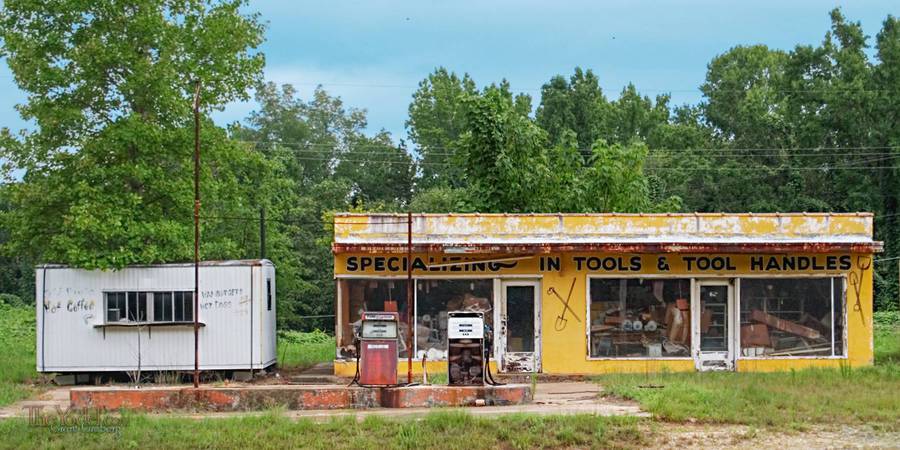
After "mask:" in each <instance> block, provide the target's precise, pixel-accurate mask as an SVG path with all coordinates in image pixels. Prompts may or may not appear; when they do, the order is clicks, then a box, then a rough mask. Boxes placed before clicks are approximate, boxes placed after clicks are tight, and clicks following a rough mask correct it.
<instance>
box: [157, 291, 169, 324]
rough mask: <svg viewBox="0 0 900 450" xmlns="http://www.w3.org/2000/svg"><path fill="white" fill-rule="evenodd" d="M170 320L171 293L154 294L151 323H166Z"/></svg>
mask: <svg viewBox="0 0 900 450" xmlns="http://www.w3.org/2000/svg"><path fill="white" fill-rule="evenodd" d="M171 320H172V293H171V292H156V293H154V294H153V321H154V322H168V321H171Z"/></svg>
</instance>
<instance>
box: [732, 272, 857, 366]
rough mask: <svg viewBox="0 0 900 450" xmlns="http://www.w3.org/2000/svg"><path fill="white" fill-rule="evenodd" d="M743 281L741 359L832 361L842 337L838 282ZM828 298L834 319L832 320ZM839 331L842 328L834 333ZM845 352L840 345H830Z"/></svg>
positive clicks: (792, 279)
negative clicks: (813, 358)
mask: <svg viewBox="0 0 900 450" xmlns="http://www.w3.org/2000/svg"><path fill="white" fill-rule="evenodd" d="M833 284H834V288H832V279H831V278H747V279H742V280H741V354H742V355H743V356H830V355H831V352H832V341H831V334H832V333H831V331H832V317H834V324H835V329H834V337H835V340H836V341H837V340H841V339H842V335H843V320H844V318H843V317H844V313H843V310H844V307H843V304H844V299H843V284H842V280H841V279H840V278H835V279H834V283H833ZM832 295H838V297H835V298H834V308H835V311H834V314H833V315H832V311H831V304H832ZM838 327H840V328H838ZM834 348H835V350H837V351H838V352H841V353H842V352H843V342H841V343H839V344H838V343H835V344H834Z"/></svg>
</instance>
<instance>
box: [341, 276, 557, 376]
mask: <svg viewBox="0 0 900 450" xmlns="http://www.w3.org/2000/svg"><path fill="white" fill-rule="evenodd" d="M334 278H335V280H336V281H340V280H376V281H406V280H407V276H406V275H372V274H341V275H335V277H334ZM425 280H491V281H492V283H493V286H492V288H491V289H492V292H491V299H490V300H491V312H490V314H491V316H492V321H493V323H494V324H497V323H499V321H500V317H499V314H500V311H499V308H498V302H499V301H500V299H499V298H498V296H499V295H500V290H501V287H500V283H501V282H502V281H505V280H534V281H538V282H539V283H540V285H541V286H543V285H544V284H543V283H544V275H543V274H541V273H537V274H502V275H501V274H495V273H479V274H459V275H450V274H448V273H435V274H434V275H415V276H413V277H412V281H413V299H412V302H413V318H414V320H415V318H417V317H418V313H419V311H418V308H417V306H418V296H419V289H418V282H419V281H425ZM336 293H337V294H338V295H340V297H336V298H337V305H338V306H340V304H341V301H342V299H343V296H344V295H347V293H346V292H343V290H341V288H340V283H338V284H337V288H336ZM540 298H541V299H543V296H541V297H540ZM540 301H543V300H540ZM541 307H543V305H541ZM348 314H349V312H348V311H343V312H340V314H339V315H340V316H341V317H342V319H345V318H346V317H349V316H348ZM336 315H337V314H336ZM338 326H340V324H338ZM416 328H417V327H415V326H414V327H413V342H414V343H417V340H418V330H416ZM496 333H497V331H496V330H494V339H493V343H492V344H491V345H492V347H491V348H492V350H493V354H492V356H491V359H495V358H496V357H497V355H498V353H497V351H498V348H497V345H498V343H499V341H500V340H499V339H498V338H497V334H496ZM414 348H415V345H414ZM416 351H418V350H416ZM399 360H400V361H405V360H406V358H399ZM437 361H446V359H440V360H437Z"/></svg>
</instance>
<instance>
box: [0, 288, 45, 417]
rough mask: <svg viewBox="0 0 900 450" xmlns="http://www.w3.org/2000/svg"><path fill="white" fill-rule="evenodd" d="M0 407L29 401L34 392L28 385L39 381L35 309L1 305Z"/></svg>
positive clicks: (0, 303)
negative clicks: (19, 401)
mask: <svg viewBox="0 0 900 450" xmlns="http://www.w3.org/2000/svg"><path fill="white" fill-rule="evenodd" d="M0 342H2V343H3V349H2V351H0V406H2V405H7V404H10V403H12V402H15V401H17V400H20V399H23V398H27V397H28V396H29V395H31V394H32V393H33V389H32V388H31V387H30V386H28V385H26V384H25V383H27V382H29V381H31V380H33V379H36V378H37V371H36V368H35V364H36V362H35V361H36V359H35V353H34V352H35V350H34V348H35V316H34V309H33V308H32V307H25V306H13V305H9V304H6V303H2V302H0Z"/></svg>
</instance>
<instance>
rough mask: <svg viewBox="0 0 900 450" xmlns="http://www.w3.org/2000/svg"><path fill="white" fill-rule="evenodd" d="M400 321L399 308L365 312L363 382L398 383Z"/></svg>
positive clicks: (361, 360) (361, 343)
mask: <svg viewBox="0 0 900 450" xmlns="http://www.w3.org/2000/svg"><path fill="white" fill-rule="evenodd" d="M399 321H400V317H399V316H398V315H397V313H395V312H367V313H363V317H362V326H360V333H359V352H360V353H359V362H358V367H357V370H358V371H359V380H358V383H359V384H360V385H363V386H394V385H396V384H397V358H398V357H399V353H398V342H399V333H398V328H399Z"/></svg>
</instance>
